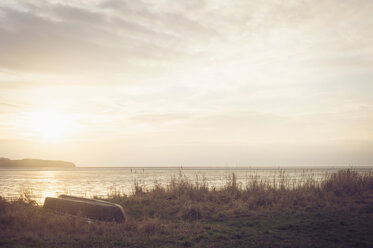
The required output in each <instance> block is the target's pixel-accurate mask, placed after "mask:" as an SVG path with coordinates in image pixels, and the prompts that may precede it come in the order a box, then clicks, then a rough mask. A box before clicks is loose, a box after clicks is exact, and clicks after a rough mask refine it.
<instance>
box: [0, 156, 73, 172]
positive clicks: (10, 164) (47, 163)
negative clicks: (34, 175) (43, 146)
mask: <svg viewBox="0 0 373 248" xmlns="http://www.w3.org/2000/svg"><path fill="white" fill-rule="evenodd" d="M73 167H75V164H74V163H71V162H66V161H59V160H42V159H21V160H11V159H9V158H0V168H15V169H18V168H31V169H35V168H73Z"/></svg>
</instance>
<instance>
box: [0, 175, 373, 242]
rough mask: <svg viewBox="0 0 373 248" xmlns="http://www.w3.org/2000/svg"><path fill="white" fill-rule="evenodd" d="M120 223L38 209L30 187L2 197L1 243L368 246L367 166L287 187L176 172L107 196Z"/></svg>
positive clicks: (371, 217) (372, 205)
mask: <svg viewBox="0 0 373 248" xmlns="http://www.w3.org/2000/svg"><path fill="white" fill-rule="evenodd" d="M106 200H108V201H112V202H115V203H118V204H120V205H122V206H123V207H124V209H125V211H126V215H127V217H128V221H127V222H126V223H125V224H116V223H105V222H87V221H86V220H85V219H83V218H78V217H73V216H68V215H56V214H54V213H50V212H47V211H44V210H43V209H42V208H41V207H40V206H38V205H37V204H36V203H35V202H34V201H32V200H31V199H30V197H29V196H28V195H25V196H21V197H20V199H18V200H17V201H11V202H9V201H6V200H4V199H0V247H373V174H372V173H369V174H365V175H360V174H358V173H357V172H355V171H352V170H344V171H339V172H337V173H335V174H330V175H325V179H324V180H323V181H321V182H319V181H316V180H314V179H312V178H309V179H308V180H307V181H306V182H304V183H302V184H301V185H298V186H296V187H293V186H292V185H291V184H290V183H289V181H288V180H287V179H286V178H285V177H283V178H282V179H281V178H279V179H278V180H277V181H276V182H271V183H269V182H261V181H259V180H255V179H254V180H250V181H248V183H247V185H244V186H242V185H239V184H238V183H237V180H236V177H235V175H234V174H232V175H231V176H230V177H229V178H228V180H227V183H226V185H225V187H223V188H221V189H211V188H209V187H208V185H207V183H206V181H205V180H203V179H202V180H196V183H190V182H189V181H188V180H187V179H186V178H184V177H182V176H180V177H178V178H173V179H172V180H171V181H170V183H169V184H168V185H167V186H165V187H163V186H160V185H154V187H153V188H151V189H149V190H146V189H145V188H144V187H142V186H141V185H140V184H139V183H137V182H135V184H134V194H133V195H131V196H127V195H123V194H120V193H118V192H116V193H113V194H111V195H109V196H108V197H107V199H106Z"/></svg>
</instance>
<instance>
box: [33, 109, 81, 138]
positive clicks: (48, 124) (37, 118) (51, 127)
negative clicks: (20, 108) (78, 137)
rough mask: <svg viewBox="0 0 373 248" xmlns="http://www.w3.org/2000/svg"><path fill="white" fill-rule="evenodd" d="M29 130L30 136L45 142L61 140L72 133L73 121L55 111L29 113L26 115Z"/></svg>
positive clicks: (69, 117)
mask: <svg viewBox="0 0 373 248" xmlns="http://www.w3.org/2000/svg"><path fill="white" fill-rule="evenodd" d="M28 123H29V129H30V132H31V135H32V136H37V137H39V138H41V139H43V140H46V141H58V140H61V139H63V138H65V137H67V136H69V135H70V134H72V132H73V131H74V129H75V127H76V125H75V123H74V119H73V118H72V117H71V116H69V115H67V114H63V113H58V112H55V111H40V112H31V113H29V115H28Z"/></svg>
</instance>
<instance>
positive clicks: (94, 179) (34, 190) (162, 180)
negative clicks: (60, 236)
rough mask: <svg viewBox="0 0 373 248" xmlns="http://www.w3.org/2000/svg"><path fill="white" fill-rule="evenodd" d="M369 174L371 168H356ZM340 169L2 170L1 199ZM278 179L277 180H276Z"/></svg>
mask: <svg viewBox="0 0 373 248" xmlns="http://www.w3.org/2000/svg"><path fill="white" fill-rule="evenodd" d="M354 169H355V170H357V171H359V172H360V173H368V172H369V171H370V170H371V168H359V169H358V168H354ZM337 170H338V169H336V168H327V169H325V168H322V169H320V168H317V169H316V168H314V169H295V168H288V169H274V168H266V169H252V168H184V169H181V168H175V167H173V168H150V167H147V168H92V167H91V168H84V167H83V168H82V167H78V168H73V169H65V170H4V169H1V170H0V196H2V197H5V198H8V199H16V198H18V197H19V196H20V195H22V194H23V195H25V194H26V195H29V196H30V197H31V198H32V199H34V200H36V201H37V202H38V203H39V204H43V203H44V199H45V197H55V196H58V195H60V194H69V195H75V196H80V197H93V196H100V197H105V196H107V195H108V194H110V193H113V192H120V193H125V194H127V195H128V194H132V193H133V191H134V183H135V182H138V183H139V185H141V186H145V187H146V188H148V189H149V188H151V187H153V186H154V185H155V184H160V185H166V184H167V183H169V182H170V180H171V178H172V177H176V178H177V177H179V176H180V175H181V176H182V177H184V178H186V179H188V180H190V181H191V182H196V181H197V180H198V181H199V182H200V183H201V182H202V181H205V182H206V183H207V184H208V186H209V187H210V188H212V187H215V188H219V187H222V186H224V185H225V184H226V183H227V180H228V179H229V177H230V176H231V175H232V173H233V172H234V173H235V175H236V177H237V183H238V185H241V186H243V187H244V186H245V185H247V183H249V182H250V180H254V179H256V180H259V181H264V182H270V183H278V182H279V180H280V179H284V180H287V183H288V186H289V187H291V186H294V185H299V184H302V183H305V182H306V181H307V180H308V179H309V178H313V179H315V180H323V178H324V176H325V173H329V174H330V173H332V172H335V171H337ZM276 180H277V181H276Z"/></svg>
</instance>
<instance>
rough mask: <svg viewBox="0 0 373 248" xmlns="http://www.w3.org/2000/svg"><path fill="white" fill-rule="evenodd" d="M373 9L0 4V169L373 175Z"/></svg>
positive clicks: (275, 1) (302, 2)
mask: <svg viewBox="0 0 373 248" xmlns="http://www.w3.org/2000/svg"><path fill="white" fill-rule="evenodd" d="M372 13H373V1H371V0H324V1H311V0H287V1H280V0H265V1H261V0H260V1H247V0H242V1H241V0H235V1H223V0H222V1H220V0H190V1H172V0H170V1H168V0H159V1H153V0H152V1H145V0H136V1H126V0H123V1H122V0H121V1H119V0H100V1H99V0H79V1H78V0H74V1H73V0H65V1H63V0H45V1H44V0H40V1H39V0H35V1H34V0H30V1H23V0H20V1H14V0H2V1H0V157H8V158H12V159H21V158H42V159H60V160H68V161H72V162H74V163H76V164H77V165H80V166H180V165H183V166H261V165H269V166H285V165H302V166H303V165H372V164H373V152H372V151H373V15H372Z"/></svg>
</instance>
